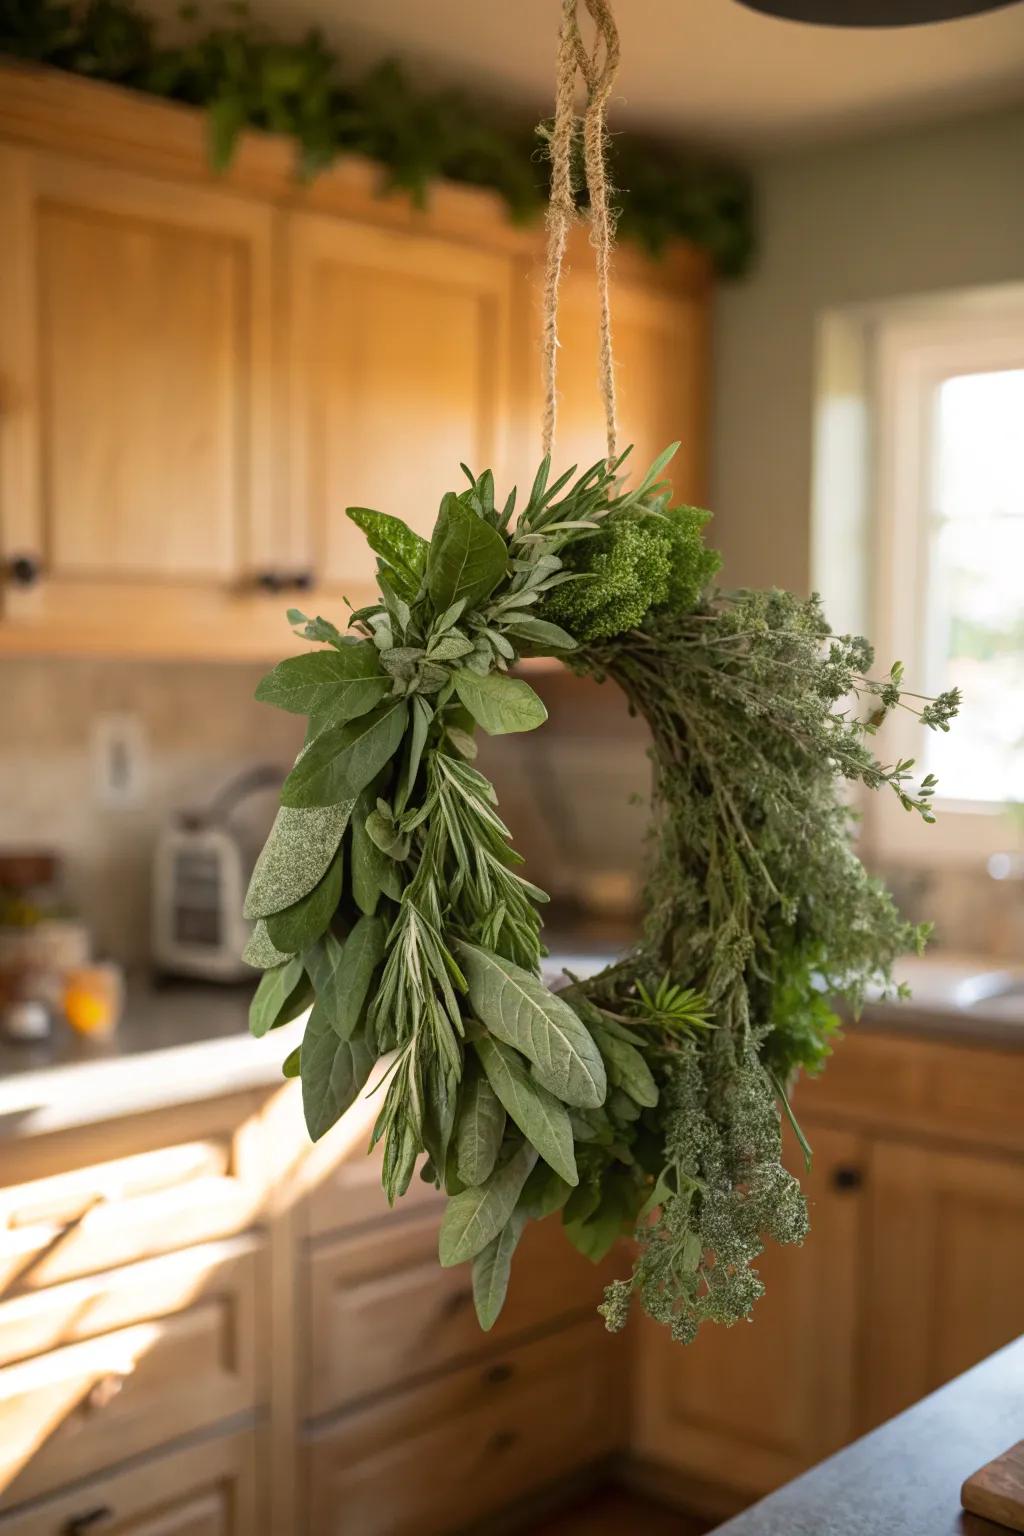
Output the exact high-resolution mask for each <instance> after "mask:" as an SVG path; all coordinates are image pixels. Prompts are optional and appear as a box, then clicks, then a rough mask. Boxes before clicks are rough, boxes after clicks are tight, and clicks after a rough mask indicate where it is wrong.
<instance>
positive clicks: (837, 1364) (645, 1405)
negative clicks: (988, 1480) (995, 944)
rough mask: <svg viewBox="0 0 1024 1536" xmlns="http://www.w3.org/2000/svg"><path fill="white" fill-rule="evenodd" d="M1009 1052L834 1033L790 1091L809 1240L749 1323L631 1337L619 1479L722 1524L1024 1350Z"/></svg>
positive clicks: (778, 1260) (1020, 1185) (1022, 1083)
mask: <svg viewBox="0 0 1024 1536" xmlns="http://www.w3.org/2000/svg"><path fill="white" fill-rule="evenodd" d="M1022 1102H1024V1052H1021V1051H1019V1050H1018V1051H1010V1050H998V1049H992V1048H987V1047H985V1046H984V1045H981V1044H979V1045H973V1044H972V1045H967V1044H964V1043H963V1042H962V1041H959V1040H955V1039H949V1038H946V1039H939V1038H934V1039H933V1038H926V1037H918V1038H914V1037H913V1036H911V1035H909V1034H905V1033H899V1032H895V1031H894V1032H893V1033H889V1034H886V1033H881V1032H875V1031H870V1032H869V1031H863V1032H858V1031H856V1030H855V1029H854V1030H851V1031H849V1033H848V1036H847V1038H846V1039H845V1040H844V1041H843V1042H842V1044H841V1045H840V1046H839V1048H838V1049H837V1051H836V1054H835V1057H834V1059H833V1060H832V1061H831V1062H830V1063H829V1067H828V1070H827V1071H826V1072H825V1073H824V1075H823V1076H822V1078H821V1079H820V1080H817V1081H813V1080H812V1081H807V1082H803V1083H801V1084H800V1085H799V1086H798V1089H797V1092H796V1095H795V1105H796V1109H797V1112H798V1113H799V1115H800V1118H801V1121H802V1122H803V1124H804V1127H805V1130H806V1131H807V1134H808V1136H809V1138H810V1141H811V1144H812V1145H813V1147H814V1154H815V1156H814V1168H813V1171H812V1172H811V1174H810V1175H809V1176H806V1177H804V1176H803V1175H802V1173H801V1169H800V1166H799V1162H798V1161H797V1160H795V1159H794V1158H793V1157H791V1158H790V1159H789V1165H790V1166H791V1167H792V1168H793V1169H794V1171H796V1172H797V1173H798V1174H800V1176H801V1178H802V1181H803V1183H804V1188H805V1190H806V1191H807V1194H808V1200H809V1205H810V1217H811V1235H810V1237H809V1239H808V1241H807V1243H806V1244H805V1245H804V1247H803V1248H802V1249H794V1248H782V1249H780V1248H778V1247H776V1246H775V1245H773V1244H769V1245H768V1247H767V1249H766V1251H765V1254H764V1257H763V1260H761V1261H759V1265H758V1267H759V1269H760V1270H761V1272H762V1275H763V1278H764V1281H765V1284H766V1286H767V1294H766V1295H765V1297H764V1298H763V1299H762V1300H761V1301H759V1302H758V1303H757V1304H756V1306H755V1308H754V1313H753V1320H752V1321H751V1322H750V1323H749V1324H741V1325H739V1326H737V1327H735V1328H732V1329H729V1330H712V1329H706V1330H704V1331H703V1332H702V1333H701V1334H700V1336H699V1337H698V1339H697V1341H696V1343H695V1344H694V1345H693V1346H692V1347H691V1348H689V1349H688V1350H681V1349H677V1348H674V1347H672V1346H671V1345H669V1344H668V1343H667V1342H666V1340H665V1338H664V1334H663V1331H662V1330H661V1329H659V1328H655V1327H653V1326H651V1327H649V1328H644V1329H643V1330H642V1331H641V1332H640V1333H639V1334H638V1361H637V1367H636V1375H635V1380H636V1391H635V1400H634V1420H633V1437H632V1449H633V1451H634V1454H635V1455H636V1456H637V1457H638V1458H639V1464H638V1466H639V1471H638V1475H639V1476H640V1477H641V1479H642V1480H646V1481H648V1482H652V1483H654V1484H655V1485H657V1486H660V1487H661V1488H662V1491H666V1492H668V1493H670V1494H671V1495H673V1496H675V1497H678V1498H679V1499H681V1500H682V1501H683V1502H689V1503H691V1504H695V1505H697V1506H698V1507H706V1508H707V1509H708V1511H709V1512H710V1513H713V1514H722V1513H727V1512H728V1511H729V1510H730V1508H736V1507H739V1506H740V1505H742V1504H744V1503H749V1502H750V1500H751V1499H752V1498H755V1497H760V1496H761V1495H762V1494H764V1493H767V1492H768V1491H770V1490H771V1489H772V1488H774V1487H777V1486H778V1485H779V1484H780V1483H783V1482H786V1481H788V1480H789V1479H790V1478H792V1477H794V1476H796V1475H797V1474H798V1473H800V1472H801V1471H803V1470H804V1469H805V1468H807V1467H808V1466H810V1465H812V1464H813V1463H815V1462H817V1461H820V1460H821V1459H822V1457H824V1456H826V1455H828V1454H829V1453H831V1452H832V1451H834V1450H837V1449H839V1448H840V1447H841V1446H842V1445H844V1444H845V1443H847V1442H848V1441H850V1440H852V1439H854V1438H855V1437H856V1436H858V1435H860V1434H863V1433H864V1432H866V1431H867V1430H869V1429H872V1428H874V1427H875V1426H876V1425H878V1424H880V1423H881V1422H883V1421H884V1420H885V1419H887V1418H890V1417H891V1416H892V1415H893V1414H895V1413H898V1412H900V1411H901V1410H902V1409H904V1408H906V1407H908V1406H909V1405H910V1404H911V1403H913V1402H916V1401H917V1400H919V1399H920V1398H922V1397H924V1396H925V1395H926V1394H927V1393H929V1392H931V1391H933V1390H934V1389H935V1388H937V1387H939V1386H941V1385H942V1384H943V1383H945V1382H946V1381H948V1380H950V1379H951V1378H952V1377H953V1376H955V1375H958V1374H959V1373H960V1372H962V1371H964V1370H966V1369H967V1368H968V1367H969V1366H971V1365H974V1364H976V1363H977V1362H978V1361H980V1360H982V1359H983V1358H985V1356H987V1355H989V1354H991V1353H992V1352H993V1351H994V1350H996V1349H998V1348H1000V1347H1001V1346H1002V1345H1004V1344H1006V1343H1007V1342H1008V1341H1009V1340H1011V1339H1013V1338H1015V1337H1016V1336H1017V1335H1018V1334H1020V1333H1021V1332H1024V1287H1022V1285H1021V1275H1022V1274H1024V1121H1022V1119H1021V1115H1020V1105H1021V1103H1022Z"/></svg>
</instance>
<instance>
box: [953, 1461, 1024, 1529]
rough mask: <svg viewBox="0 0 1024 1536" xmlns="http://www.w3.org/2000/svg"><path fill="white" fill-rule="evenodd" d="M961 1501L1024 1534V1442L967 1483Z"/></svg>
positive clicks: (971, 1477)
mask: <svg viewBox="0 0 1024 1536" xmlns="http://www.w3.org/2000/svg"><path fill="white" fill-rule="evenodd" d="M960 1502H961V1504H962V1505H963V1506H964V1509H967V1510H970V1512H971V1514H972V1515H984V1517H985V1519H986V1520H994V1521H995V1522H996V1523H997V1525H1005V1526H1008V1527H1009V1529H1010V1530H1011V1531H1024V1440H1020V1441H1018V1443H1017V1444H1016V1445H1014V1446H1011V1447H1010V1449H1009V1450H1008V1451H1004V1452H1003V1454H1002V1455H1001V1456H997V1457H996V1459H995V1461H990V1462H988V1463H986V1465H985V1466H983V1467H981V1468H979V1470H978V1471H977V1472H974V1473H972V1474H971V1476H970V1477H969V1478H968V1479H967V1481H966V1482H965V1483H964V1485H963V1487H962V1488H961V1490H960Z"/></svg>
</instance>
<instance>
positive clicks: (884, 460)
mask: <svg viewBox="0 0 1024 1536" xmlns="http://www.w3.org/2000/svg"><path fill="white" fill-rule="evenodd" d="M1003 368H1024V288H1022V287H1020V286H1018V285H1013V286H1012V287H1011V286H1008V287H1006V288H1003V289H990V290H984V291H981V292H970V293H963V294H954V295H949V296H939V297H936V298H930V299H914V300H905V301H897V302H894V303H891V304H886V305H880V306H858V307H856V308H851V309H847V310H842V311H832V312H830V313H828V314H826V315H824V316H822V317H821V319H820V322H819V327H818V357H817V391H816V412H815V464H814V470H815V473H814V498H813V499H814V509H813V557H812V564H813V569H814V575H815V585H816V586H817V587H818V589H819V590H821V591H822V593H823V596H824V598H825V609H826V613H827V614H828V615H829V618H830V620H831V622H832V623H833V626H834V627H835V628H837V629H842V630H847V629H853V630H860V631H861V632H863V633H865V634H867V635H868V636H870V638H871V639H872V641H873V643H874V645H875V653H876V657H877V665H876V672H877V673H884V672H885V671H886V670H887V669H888V666H889V663H890V662H891V661H894V660H897V659H898V660H900V661H902V662H903V663H904V667H905V682H906V685H907V686H908V687H909V688H915V689H917V690H918V691H919V692H922V693H924V692H929V691H934V690H935V689H936V687H937V686H938V685H939V680H937V679H936V678H935V677H934V676H929V674H928V655H927V644H926V634H925V623H926V611H927V610H926V578H927V570H926V560H927V552H928V543H929V539H928V520H929V518H930V516H931V509H930V507H929V506H928V497H929V493H930V489H931V471H932V460H931V454H932V451H933V445H932V443H931V439H930V423H931V420H932V411H933V402H934V398H935V391H936V389H937V388H938V386H939V385H940V384H941V383H942V382H943V380H945V379H947V378H950V377H954V376H956V375H959V374H964V373H972V372H983V371H988V370H998V369H1003ZM1021 425H1022V431H1024V423H1022V424H1021ZM865 465H868V466H870V467H869V469H868V470H867V472H865ZM1022 602H1024V574H1022ZM833 614H834V617H833ZM956 728H957V725H956V722H955V721H954V723H953V726H952V729H953V730H956ZM924 731H925V728H924V727H922V726H921V725H920V724H919V723H918V721H917V720H915V719H914V717H913V716H912V715H910V714H909V713H907V712H906V711H904V710H899V711H896V713H895V714H894V715H893V716H892V717H891V718H890V720H889V721H888V722H887V723H886V726H885V727H884V729H883V731H882V732H880V733H879V735H878V736H877V737H876V738H875V740H874V745H875V749H876V751H877V752H878V755H879V756H880V757H882V758H883V759H884V760H885V761H887V762H891V761H893V760H894V759H895V758H896V757H913V758H915V759H917V760H918V761H920V760H921V758H922V756H923V748H924V745H925V742H924ZM859 808H860V809H861V810H862V813H863V817H864V834H863V841H864V847H865V851H866V852H867V853H868V854H869V855H870V856H872V857H873V858H874V859H875V860H876V862H877V861H882V862H889V863H902V864H907V863H913V864H930V865H939V864H947V865H948V864H953V865H959V866H967V865H974V866H977V865H978V864H983V863H984V862H985V860H986V859H987V858H988V857H989V856H990V855H991V854H993V853H997V852H1000V851H1003V850H1005V849H1007V848H1009V847H1012V846H1013V845H1014V842H1015V838H1014V834H1013V832H1012V830H1011V829H1010V826H1009V822H1008V818H1007V817H1006V816H1005V814H1004V812H1003V810H1002V808H1001V807H1000V806H998V805H993V804H992V802H990V801H968V800H953V799H949V798H943V797H942V784H941V779H940V783H939V787H938V792H937V796H936V813H937V816H938V820H937V822H936V824H935V825H934V826H925V825H924V824H922V823H921V821H920V818H919V817H917V816H916V815H912V814H910V815H908V813H907V812H905V811H904V810H903V809H902V807H901V806H900V805H899V803H898V801H897V800H896V798H895V796H894V795H892V794H891V793H888V792H886V791H884V790H883V791H879V792H878V793H874V794H866V793H865V794H864V795H863V796H862V797H861V798H860V800H859Z"/></svg>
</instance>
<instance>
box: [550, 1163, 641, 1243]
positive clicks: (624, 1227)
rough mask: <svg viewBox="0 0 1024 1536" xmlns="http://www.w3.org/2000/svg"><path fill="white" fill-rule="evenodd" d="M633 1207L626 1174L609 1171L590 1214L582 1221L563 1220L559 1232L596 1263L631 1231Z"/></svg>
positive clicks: (631, 1191)
mask: <svg viewBox="0 0 1024 1536" xmlns="http://www.w3.org/2000/svg"><path fill="white" fill-rule="evenodd" d="M634 1207H635V1196H634V1191H633V1185H632V1182H631V1180H630V1178H629V1175H628V1174H620V1173H618V1172H616V1170H614V1169H613V1170H612V1172H611V1173H609V1174H608V1175H606V1177H605V1180H604V1183H603V1185H602V1186H601V1194H600V1200H599V1203H598V1205H597V1207H596V1209H595V1210H594V1211H593V1213H592V1214H591V1215H589V1216H588V1217H587V1219H586V1220H585V1221H571V1220H566V1221H563V1223H562V1231H563V1232H564V1233H565V1235H566V1237H567V1238H568V1239H569V1241H570V1243H572V1245H573V1247H574V1248H577V1249H578V1250H579V1251H580V1253H582V1254H583V1255H584V1256H585V1257H586V1258H588V1259H590V1260H591V1262H592V1263H594V1264H597V1263H599V1262H600V1260H601V1259H603V1258H604V1257H605V1256H606V1254H608V1253H610V1252H611V1250H612V1248H614V1246H615V1244H616V1243H617V1242H618V1240H619V1238H620V1237H622V1236H624V1235H625V1234H626V1233H627V1232H629V1231H631V1230H632V1227H633V1223H634V1220H635V1216H636V1212H635V1208H634ZM568 1214H569V1212H568V1208H567V1209H566V1215H567V1216H568Z"/></svg>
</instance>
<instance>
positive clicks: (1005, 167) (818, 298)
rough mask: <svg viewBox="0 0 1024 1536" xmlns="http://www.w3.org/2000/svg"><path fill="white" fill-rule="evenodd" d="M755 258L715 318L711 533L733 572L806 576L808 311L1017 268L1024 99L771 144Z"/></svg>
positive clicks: (1023, 234)
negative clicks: (941, 119)
mask: <svg viewBox="0 0 1024 1536" xmlns="http://www.w3.org/2000/svg"><path fill="white" fill-rule="evenodd" d="M758 189H759V201H760V214H759V220H760V227H761V238H762V252H761V256H760V259H759V264H758V267H757V270H756V272H755V273H754V274H753V275H752V276H751V277H750V278H748V279H746V280H745V281H743V282H742V283H738V284H733V285H723V287H722V288H721V290H720V294H719V298H718V303H717V309H716V325H715V377H714V415H713V424H714V428H713V439H712V487H711V505H712V506H713V507H714V508H715V509H716V513H717V516H716V521H715V523H714V525H713V535H712V536H713V538H714V539H715V541H716V542H717V544H718V546H719V548H720V549H721V550H722V552H723V554H724V556H725V579H726V581H728V582H729V583H731V584H734V585H748V584H749V585H754V584H757V585H764V584H768V583H771V584H775V585H779V586H788V587H793V588H795V589H796V590H798V591H806V590H807V589H808V587H809V585H810V487H811V427H812V397H813V383H814V372H813V370H814V341H815V321H816V318H817V316H818V315H820V314H821V312H822V311H823V310H825V309H827V308H829V307H830V306H833V305H840V304H846V303H859V302H867V301H872V300H879V299H885V298H893V297H900V296H904V295H910V294H916V293H924V292H928V291H936V290H942V289H952V288H961V287H972V286H976V285H982V284H989V283H1001V282H1013V281H1020V279H1021V278H1022V277H1024V110H1019V111H1016V112H1011V113H1001V114H999V115H998V116H992V117H987V118H982V119H977V120H974V121H968V122H957V123H955V124H952V125H949V126H947V127H942V128H937V129H932V130H930V131H927V132H923V131H918V132H915V133H913V134H903V135H899V136H894V137H888V136H887V137H885V138H884V139H882V138H880V139H878V140H873V141H870V142H861V143H856V144H849V145H845V146H840V147H835V146H833V147H830V148H827V149H821V150H815V149H811V150H806V151H803V152H801V153H799V154H790V155H787V156H782V157H778V158H773V159H771V160H766V161H765V162H764V164H763V165H762V166H761V167H760V170H759V173H758Z"/></svg>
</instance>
